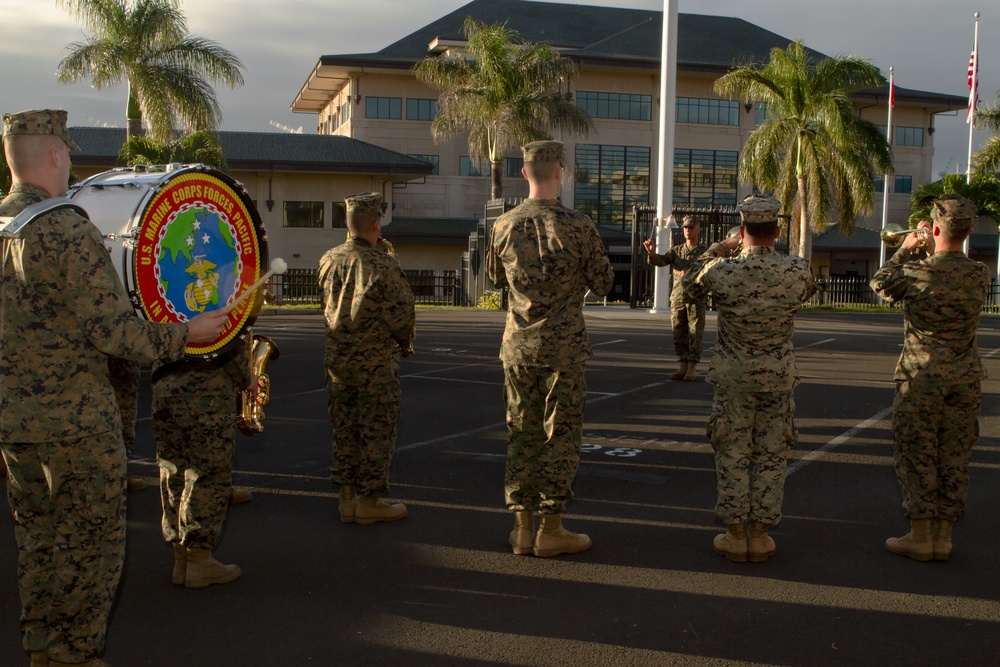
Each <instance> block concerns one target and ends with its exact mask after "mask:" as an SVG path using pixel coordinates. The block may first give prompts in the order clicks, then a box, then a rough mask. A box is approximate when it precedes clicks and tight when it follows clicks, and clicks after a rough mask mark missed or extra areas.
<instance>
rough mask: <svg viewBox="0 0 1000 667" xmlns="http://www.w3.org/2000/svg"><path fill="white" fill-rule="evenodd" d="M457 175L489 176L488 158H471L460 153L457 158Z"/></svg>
mask: <svg viewBox="0 0 1000 667" xmlns="http://www.w3.org/2000/svg"><path fill="white" fill-rule="evenodd" d="M458 175H459V176H489V175H490V161H489V160H473V159H472V158H470V157H469V156H468V155H462V156H460V157H459V158H458Z"/></svg>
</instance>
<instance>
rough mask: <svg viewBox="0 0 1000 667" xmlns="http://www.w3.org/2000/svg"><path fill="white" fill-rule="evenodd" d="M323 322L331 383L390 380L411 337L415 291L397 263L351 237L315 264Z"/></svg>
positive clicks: (370, 382) (364, 382)
mask: <svg viewBox="0 0 1000 667" xmlns="http://www.w3.org/2000/svg"><path fill="white" fill-rule="evenodd" d="M319 286H320V288H321V289H322V290H323V303H324V313H323V314H324V317H325V318H326V368H327V374H328V376H330V377H331V378H332V379H333V380H334V381H335V382H339V383H341V384H347V385H356V386H369V385H372V384H378V383H383V382H391V381H393V380H394V379H395V378H396V376H397V375H398V373H399V353H400V346H401V345H404V344H406V343H407V342H408V341H410V340H411V339H412V338H413V335H414V324H415V315H414V310H413V292H412V291H411V290H410V285H409V283H408V282H407V281H406V276H405V275H403V270H402V269H401V268H399V262H397V261H396V259H395V258H394V257H391V256H389V255H388V254H387V253H385V252H384V251H382V250H379V249H377V248H373V247H372V245H371V244H370V243H368V241H365V240H364V239H360V238H352V239H349V240H348V241H347V242H345V243H343V244H342V245H339V246H337V247H336V248H333V249H332V250H328V251H327V252H326V254H324V255H323V257H322V258H321V259H320V260H319Z"/></svg>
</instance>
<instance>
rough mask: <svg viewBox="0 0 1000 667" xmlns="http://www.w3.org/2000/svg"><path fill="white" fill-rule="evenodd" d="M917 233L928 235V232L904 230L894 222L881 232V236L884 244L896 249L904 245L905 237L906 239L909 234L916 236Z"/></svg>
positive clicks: (924, 230)
mask: <svg viewBox="0 0 1000 667" xmlns="http://www.w3.org/2000/svg"><path fill="white" fill-rule="evenodd" d="M916 233H922V234H926V233H927V230H926V229H903V228H902V226H900V225H897V224H896V223H894V222H891V223H889V224H888V225H886V226H885V227H884V228H883V229H882V231H881V232H879V236H881V237H882V243H884V244H886V245H887V246H889V247H890V248H895V247H896V246H898V245H902V244H903V237H905V236H906V235H907V234H916Z"/></svg>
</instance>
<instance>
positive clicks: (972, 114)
mask: <svg viewBox="0 0 1000 667" xmlns="http://www.w3.org/2000/svg"><path fill="white" fill-rule="evenodd" d="M971 69H972V79H971V81H969V117H968V119H967V121H968V123H969V155H968V157H969V161H968V163H967V164H968V166H967V167H966V169H965V182H966V183H969V182H971V180H972V133H973V132H974V131H975V129H976V102H977V101H978V99H977V97H978V96H977V95H976V93H977V92H978V91H977V90H976V89H977V86H978V84H979V81H978V80H977V79H978V77H979V12H976V32H975V38H974V40H973V42H972V65H971Z"/></svg>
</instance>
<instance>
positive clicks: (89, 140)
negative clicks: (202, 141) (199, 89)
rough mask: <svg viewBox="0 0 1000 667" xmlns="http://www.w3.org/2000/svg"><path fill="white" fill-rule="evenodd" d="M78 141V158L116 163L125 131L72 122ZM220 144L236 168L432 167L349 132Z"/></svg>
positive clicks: (419, 170)
mask: <svg viewBox="0 0 1000 667" xmlns="http://www.w3.org/2000/svg"><path fill="white" fill-rule="evenodd" d="M69 133H70V136H72V137H73V140H74V141H75V142H76V143H77V144H79V146H80V150H79V151H76V152H74V153H73V162H74V163H76V164H80V165H88V166H112V165H114V162H115V159H116V158H117V157H118V150H119V149H120V148H121V146H122V144H123V143H125V130H124V129H120V128H108V127H71V128H70V129H69ZM216 136H217V137H218V140H219V143H220V144H221V145H222V151H223V154H224V155H225V156H226V161H227V162H228V163H229V167H230V168H231V169H271V168H272V167H273V168H274V169H276V170H278V171H318V172H341V173H389V172H391V173H394V174H413V175H414V176H425V175H428V174H430V172H431V171H432V170H433V166H432V165H430V164H429V163H427V162H424V161H422V160H416V159H414V158H411V157H409V156H407V155H403V154H402V153H397V152H396V151H392V150H389V149H387V148H382V147H380V146H376V145H374V144H370V143H367V142H365V141H358V140H357V139H351V138H350V137H342V136H337V135H326V134H291V133H287V132H218V133H217V135H216Z"/></svg>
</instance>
